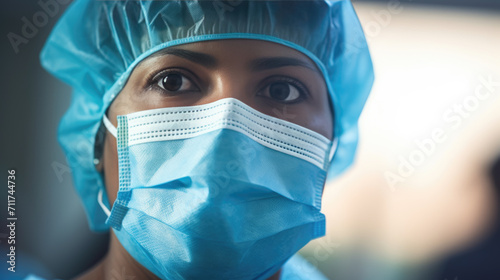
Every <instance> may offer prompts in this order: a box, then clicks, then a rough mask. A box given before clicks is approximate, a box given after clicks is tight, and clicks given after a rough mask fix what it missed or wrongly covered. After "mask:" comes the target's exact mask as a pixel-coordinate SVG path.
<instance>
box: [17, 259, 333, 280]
mask: <svg viewBox="0 0 500 280" xmlns="http://www.w3.org/2000/svg"><path fill="white" fill-rule="evenodd" d="M280 279H281V280H327V279H328V278H326V277H325V276H324V275H323V274H322V273H321V272H320V271H319V270H318V269H316V268H315V267H314V266H313V265H311V264H310V263H308V262H307V261H306V260H305V259H304V258H302V257H301V256H300V255H299V254H295V255H294V256H292V257H291V258H290V259H289V260H288V261H287V262H286V263H285V265H283V268H282V270H281V277H280ZM24 280H45V279H44V278H41V277H38V276H35V275H33V274H30V275H28V276H27V277H26V278H24Z"/></svg>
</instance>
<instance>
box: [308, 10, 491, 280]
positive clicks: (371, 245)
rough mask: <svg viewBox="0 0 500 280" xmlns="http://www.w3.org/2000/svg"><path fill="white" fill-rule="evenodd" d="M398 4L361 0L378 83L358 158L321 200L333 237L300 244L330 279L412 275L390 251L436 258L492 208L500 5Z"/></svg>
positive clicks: (471, 235)
mask: <svg viewBox="0 0 500 280" xmlns="http://www.w3.org/2000/svg"><path fill="white" fill-rule="evenodd" d="M391 3H392V4H391ZM394 3H395V2H394V1H392V2H391V1H389V2H387V3H384V4H366V3H356V4H355V8H356V10H357V12H358V16H359V18H360V20H361V23H362V25H363V28H364V29H365V32H366V36H367V39H368V42H369V46H370V50H371V53H372V58H373V62H374V67H375V85H374V88H373V91H372V94H371V96H370V98H369V101H368V103H367V105H366V109H365V111H364V113H363V115H362V117H361V120H360V134H361V141H360V145H359V152H358V155H357V161H356V164H355V166H354V167H353V168H352V169H351V170H350V171H349V172H347V173H346V174H345V175H344V176H343V177H341V178H340V179H339V180H337V181H336V182H333V183H332V184H331V185H330V186H328V187H327V188H326V190H325V194H324V196H323V207H324V212H325V214H326V215H327V227H328V230H327V236H326V237H325V238H322V239H320V240H317V241H314V242H312V243H311V244H310V245H308V246H307V247H306V248H305V249H304V250H303V251H302V252H303V253H304V254H305V255H307V259H308V260H309V261H310V262H311V263H313V264H315V265H318V266H319V267H320V268H321V269H323V270H324V271H325V272H326V273H327V274H329V277H330V278H331V279H340V280H343V279H363V280H365V279H384V280H388V279H405V278H404V277H403V275H402V274H401V273H403V274H404V273H405V272H404V271H403V272H401V271H397V272H394V270H398V269H397V268H395V267H394V266H392V265H387V266H384V265H386V264H383V263H384V262H385V261H384V259H385V260H387V262H388V263H398V262H399V263H412V264H422V263H426V262H429V261H433V260H436V259H438V258H439V257H441V256H443V255H445V254H447V253H450V252H452V251H453V250H455V249H456V248H460V247H463V246H465V245H466V244H467V243H468V242H472V241H473V240H476V239H477V238H479V237H480V236H481V234H483V232H484V231H485V228H486V227H487V225H488V222H489V221H490V219H491V217H492V213H493V212H494V205H495V203H496V202H495V201H493V200H492V198H491V197H492V196H491V188H490V185H489V182H488V181H487V180H486V179H485V178H483V177H481V176H480V175H481V174H482V170H483V168H485V166H486V165H487V163H488V161H489V160H491V159H492V157H494V156H497V155H498V154H497V152H500V110H499V109H500V52H499V51H498V49H499V46H500V28H499V27H500V13H498V12H497V13H495V12H488V11H479V10H470V9H452V8H449V7H434V6H418V5H410V4H404V3H400V4H399V6H394ZM397 3H399V2H397ZM391 5H392V6H391ZM478 87H481V91H480V92H481V93H482V94H483V95H480V97H481V98H482V99H481V100H480V99H479V98H478V97H477V95H476V93H477V90H478ZM488 92H489V93H490V94H489V95H488V96H487V97H485V94H486V93H488ZM457 106H458V107H457ZM436 131H437V132H436ZM433 138H436V139H437V140H439V141H435V140H433ZM429 141H431V142H433V143H430V142H429ZM388 173H390V174H392V175H395V176H396V177H399V178H400V179H402V180H399V181H398V180H396V183H397V184H395V185H391V184H390V182H389V181H390V180H388V178H387V174H388ZM360 252H361V253H360ZM370 255H371V256H372V257H369V256H370ZM367 256H368V257H367ZM360 270H364V272H360ZM391 273H392V274H391ZM412 273H415V272H414V271H413V272H412ZM354 276H356V277H355V278H353V277H354ZM412 279H418V278H412ZM423 279H425V277H424V278H423Z"/></svg>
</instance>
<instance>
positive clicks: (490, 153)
mask: <svg viewBox="0 0 500 280" xmlns="http://www.w3.org/2000/svg"><path fill="white" fill-rule="evenodd" d="M41 2H44V1H41ZM66 2H69V1H64V0H58V1H57V2H56V3H57V4H58V11H57V12H54V13H52V14H47V13H45V15H46V16H41V12H43V11H44V10H43V8H42V6H40V4H39V3H38V0H36V1H35V0H25V1H12V2H9V4H8V5H5V6H4V8H2V9H1V10H0V15H1V16H0V18H1V20H2V25H1V29H2V33H1V34H3V35H4V39H3V40H2V43H1V50H2V58H3V63H2V64H1V67H2V72H1V73H2V85H3V86H4V87H3V90H2V93H1V96H2V101H1V102H0V106H1V110H0V116H1V118H0V120H1V132H0V135H1V136H0V137H1V140H0V141H1V142H0V143H1V145H0V147H1V148H0V149H1V154H0V159H1V160H0V167H1V170H2V174H4V176H5V179H6V176H7V170H8V169H12V168H14V169H15V170H16V172H17V173H16V185H17V187H16V194H15V195H16V216H17V217H18V221H17V224H16V256H17V258H16V271H17V272H16V273H15V274H14V275H17V276H22V275H23V274H25V273H27V272H35V273H36V274H38V275H41V276H44V277H47V278H51V277H53V278H55V277H57V278H62V279H68V278H70V277H72V276H74V275H76V274H77V273H80V272H82V271H84V270H86V269H87V268H88V267H90V266H91V265H92V264H93V263H95V262H97V261H98V260H99V259H100V258H101V257H102V255H103V254H104V253H105V252H106V249H107V238H108V235H107V234H97V233H93V232H90V231H89V229H88V225H87V222H86V218H85V214H84V212H83V208H82V204H81V203H80V201H79V198H78V196H77V194H76V192H75V190H74V189H73V185H72V184H73V183H72V178H71V170H69V168H68V166H67V164H66V160H65V158H64V155H63V153H62V150H61V149H60V147H59V145H58V143H57V139H56V135H57V125H58V123H59V120H60V118H61V117H62V115H63V114H64V112H65V110H66V109H67V107H68V106H69V102H70V88H69V87H67V86H66V85H64V84H62V83H61V82H59V81H57V80H56V79H55V78H53V77H52V76H50V75H49V74H48V73H46V72H44V71H43V70H42V68H41V67H40V65H39V60H38V54H39V52H40V50H41V48H42V46H43V43H44V41H45V39H46V38H47V36H48V34H49V32H50V30H51V28H52V27H53V25H54V24H55V23H56V21H57V18H58V17H59V16H60V15H61V14H62V12H63V10H64V9H65V8H66V7H67V5H68V3H66ZM353 4H354V6H355V8H356V11H357V12H358V15H359V18H360V21H361V23H362V25H363V28H364V30H365V33H366V37H367V39H368V43H369V45H370V49H371V53H372V58H373V61H374V67H375V75H376V80H375V85H374V88H373V91H372V94H371V96H370V98H369V101H368V103H367V105H366V109H365V111H364V113H363V115H362V117H361V121H360V135H361V141H360V145H359V152H358V154H357V159H356V163H355V165H354V166H353V167H352V168H351V169H350V170H349V171H348V172H347V173H345V174H344V175H343V176H342V177H340V178H337V179H335V180H334V181H332V182H330V184H329V185H328V186H327V188H326V189H325V194H324V196H323V207H324V209H323V212H324V213H325V214H326V216H327V228H328V229H327V235H326V236H325V237H323V238H321V239H317V240H315V241H313V242H311V243H310V244H309V245H308V246H306V247H305V248H304V249H303V250H301V252H300V253H301V254H302V255H303V256H305V258H306V259H307V260H308V261H309V262H310V263H311V264H313V265H315V266H317V267H318V268H320V269H321V270H322V271H323V272H324V273H325V275H327V276H328V277H329V278H330V279H339V280H379V279H380V280H392V279H403V280H407V279H408V280H413V279H419V280H420V279H422V280H426V279H441V280H444V279H450V280H452V279H453V280H455V279H456V280H464V279H478V280H482V279H500V268H498V266H499V264H500V263H499V262H500V229H499V228H500V222H499V220H500V218H499V216H500V215H499V213H500V210H499V206H500V195H499V192H500V186H499V184H500V183H499V181H500V179H499V176H500V167H499V166H500V164H499V163H498V159H499V158H500V52H499V49H500V1H496V0H475V1H474V0H454V1H453V0H448V1H437V0H434V1H432V0H426V1H424V0H413V1H397V0H386V1H353ZM35 15H38V17H39V18H38V19H37V20H38V21H39V22H38V23H39V26H40V27H39V28H36V31H35V32H33V34H32V35H33V36H31V38H25V39H24V40H23V41H14V42H15V43H12V42H13V41H12V40H13V39H12V38H13V37H12V35H8V34H11V33H15V34H21V32H22V28H23V25H24V24H25V21H26V20H29V21H32V20H33V17H34V16H35ZM42 23H43V24H42ZM9 36H10V37H9ZM353 47H355V46H353ZM495 163H496V164H495ZM4 190H5V192H6V189H4ZM6 197H7V194H6V193H5V195H4V196H3V198H2V199H1V208H0V209H2V210H1V211H0V217H1V219H2V221H6V218H7V211H6V209H7V201H6V200H7V199H6ZM7 237H8V233H7V228H6V227H5V226H2V227H0V247H1V249H2V252H1V255H2V256H3V257H2V258H6V254H7V248H8V247H7V245H8V244H7ZM75 260H78V261H77V262H76V261H75ZM1 263H2V270H1V271H0V279H14V278H12V277H11V276H12V275H13V274H12V273H10V272H8V271H7V267H8V264H7V263H6V262H5V261H2V262H1ZM117 279H119V278H117Z"/></svg>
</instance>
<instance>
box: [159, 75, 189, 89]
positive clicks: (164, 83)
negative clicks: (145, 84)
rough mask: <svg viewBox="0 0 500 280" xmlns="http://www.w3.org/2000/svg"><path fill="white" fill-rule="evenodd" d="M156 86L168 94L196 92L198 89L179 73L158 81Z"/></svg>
mask: <svg viewBox="0 0 500 280" xmlns="http://www.w3.org/2000/svg"><path fill="white" fill-rule="evenodd" d="M158 86H159V87H160V88H161V89H163V90H165V91H169V92H178V91H190V90H198V88H197V87H196V86H195V85H194V84H193V83H192V82H191V80H190V79H188V78H187V77H186V76H184V75H182V74H181V73H169V74H166V75H165V76H163V77H162V78H161V79H160V80H159V81H158Z"/></svg>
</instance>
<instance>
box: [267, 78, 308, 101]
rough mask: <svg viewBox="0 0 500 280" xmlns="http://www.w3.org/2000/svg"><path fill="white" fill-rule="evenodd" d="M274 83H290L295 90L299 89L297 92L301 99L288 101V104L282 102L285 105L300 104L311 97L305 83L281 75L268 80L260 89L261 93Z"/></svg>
mask: <svg viewBox="0 0 500 280" xmlns="http://www.w3.org/2000/svg"><path fill="white" fill-rule="evenodd" d="M274 82H286V83H289V84H291V85H292V86H294V87H295V88H297V90H298V91H299V94H300V97H299V98H297V100H294V101H288V102H281V103H284V104H294V103H298V102H300V101H303V100H305V99H307V98H308V97H309V91H308V90H307V87H306V86H305V85H304V84H303V83H301V82H299V81H298V80H296V79H294V78H291V77H288V76H281V75H275V76H271V77H268V78H266V79H265V80H264V81H263V83H264V86H262V87H261V88H260V90H259V92H262V91H264V90H265V89H266V88H267V87H269V86H270V85H271V84H272V83H274Z"/></svg>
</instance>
